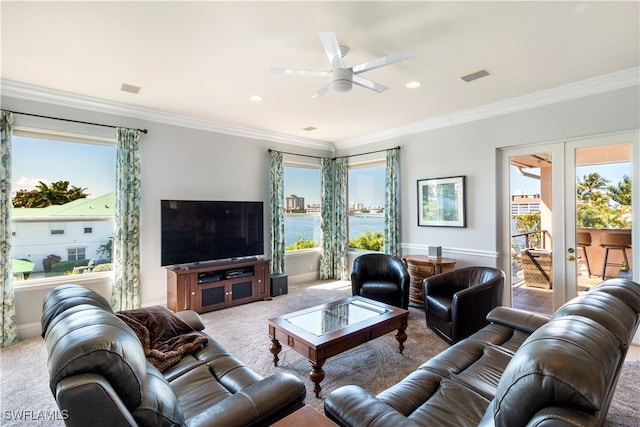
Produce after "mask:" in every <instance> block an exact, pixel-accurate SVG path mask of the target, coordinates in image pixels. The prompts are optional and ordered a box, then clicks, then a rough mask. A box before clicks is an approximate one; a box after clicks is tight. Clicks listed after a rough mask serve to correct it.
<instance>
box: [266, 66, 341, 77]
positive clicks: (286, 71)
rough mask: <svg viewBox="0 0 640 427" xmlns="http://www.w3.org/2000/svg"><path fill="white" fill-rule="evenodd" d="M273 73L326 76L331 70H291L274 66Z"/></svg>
mask: <svg viewBox="0 0 640 427" xmlns="http://www.w3.org/2000/svg"><path fill="white" fill-rule="evenodd" d="M271 72H272V73H277V74H289V75H295V76H319V77H326V76H328V75H330V74H331V73H330V72H329V71H320V70H291V69H288V68H272V69H271Z"/></svg>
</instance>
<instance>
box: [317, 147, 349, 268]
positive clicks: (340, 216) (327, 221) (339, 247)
mask: <svg viewBox="0 0 640 427" xmlns="http://www.w3.org/2000/svg"><path fill="white" fill-rule="evenodd" d="M320 168H321V175H322V178H321V187H322V188H321V192H322V196H321V197H322V207H321V217H322V225H321V227H322V254H321V257H320V278H321V279H337V280H346V279H347V278H348V277H347V276H348V275H347V234H346V232H347V222H346V221H347V159H346V158H340V159H321V160H320Z"/></svg>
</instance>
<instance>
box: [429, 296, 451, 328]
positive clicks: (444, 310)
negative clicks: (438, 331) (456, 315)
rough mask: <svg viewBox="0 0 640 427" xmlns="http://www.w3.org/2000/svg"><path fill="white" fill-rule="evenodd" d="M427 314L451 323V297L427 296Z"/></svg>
mask: <svg viewBox="0 0 640 427" xmlns="http://www.w3.org/2000/svg"><path fill="white" fill-rule="evenodd" d="M425 299H426V303H427V307H426V308H427V313H429V314H435V315H436V316H438V317H439V318H441V319H443V320H446V321H448V322H450V321H451V297H450V296H442V295H427V296H426V298H425Z"/></svg>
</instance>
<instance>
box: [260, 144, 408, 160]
mask: <svg viewBox="0 0 640 427" xmlns="http://www.w3.org/2000/svg"><path fill="white" fill-rule="evenodd" d="M399 149H400V146H399V145H398V146H397V147H392V148H385V149H383V150H375V151H368V152H366V153H358V154H349V155H348V156H338V157H331V160H336V159H344V158H349V157H356V156H365V155H367V154H375V153H382V152H384V151H389V150H399ZM272 151H277V152H279V153H282V154H289V155H292V156H301V157H311V158H312V159H327V158H328V157H322V156H312V155H310V154H297V153H288V152H286V151H280V150H272V149H271V148H269V152H270V153H271V152H272Z"/></svg>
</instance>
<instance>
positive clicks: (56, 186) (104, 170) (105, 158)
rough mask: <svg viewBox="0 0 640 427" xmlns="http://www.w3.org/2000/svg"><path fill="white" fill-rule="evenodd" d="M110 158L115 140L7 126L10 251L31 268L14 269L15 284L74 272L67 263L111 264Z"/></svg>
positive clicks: (112, 166) (112, 202) (112, 158)
mask: <svg viewBox="0 0 640 427" xmlns="http://www.w3.org/2000/svg"><path fill="white" fill-rule="evenodd" d="M115 159H116V145H115V140H111V139H105V138H98V137H92V136H85V135H77V134H64V133H59V132H50V133H49V132H45V131H42V130H30V129H20V128H17V127H16V128H14V135H13V138H12V146H11V161H12V182H11V187H12V194H11V198H12V203H13V205H14V207H13V210H12V213H11V219H12V230H13V231H14V232H13V233H12V239H11V251H12V254H11V256H12V259H14V260H16V262H14V264H15V265H17V266H19V269H30V271H24V272H22V271H16V269H15V268H14V280H17V281H18V282H17V283H18V284H19V283H21V281H22V280H24V279H25V278H26V280H46V279H49V278H52V279H53V278H55V277H57V276H63V275H68V274H75V273H76V272H77V269H76V270H74V266H75V265H76V263H68V266H67V263H65V262H66V261H74V262H75V261H80V262H82V261H83V260H87V261H88V260H90V259H101V260H103V261H107V262H105V263H106V264H108V262H110V261H111V260H110V259H107V258H109V255H110V253H108V252H107V251H105V248H111V247H112V246H111V245H109V241H110V239H111V238H112V237H113V234H114V228H115V222H114V208H115ZM78 194H80V195H86V197H79V198H78V197H77V196H78ZM17 230H19V233H17V232H16V231H17ZM57 263H60V265H59V266H58V267H57V268H55V267H53V268H52V266H54V265H55V264H57ZM67 267H68V268H67ZM65 269H66V270H65ZM108 269H109V266H105V267H104V268H103V269H102V270H103V271H104V270H108ZM67 270H68V271H67ZM24 273H29V274H24Z"/></svg>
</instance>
